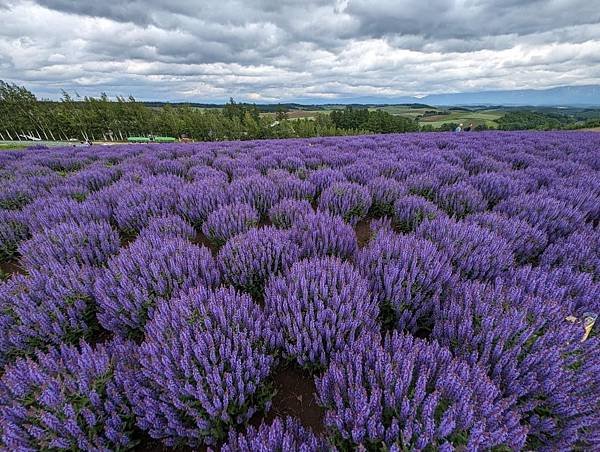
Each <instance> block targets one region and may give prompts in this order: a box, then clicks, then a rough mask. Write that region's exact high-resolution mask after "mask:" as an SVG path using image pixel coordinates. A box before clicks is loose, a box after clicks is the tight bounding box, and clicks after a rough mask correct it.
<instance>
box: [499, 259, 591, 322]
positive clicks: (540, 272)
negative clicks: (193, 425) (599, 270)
mask: <svg viewBox="0 0 600 452" xmlns="http://www.w3.org/2000/svg"><path fill="white" fill-rule="evenodd" d="M504 283H505V285H507V286H513V287H517V288H519V289H521V290H523V291H524V293H525V294H527V295H530V296H533V297H537V298H540V299H543V300H553V301H554V302H555V303H558V304H560V305H561V306H563V307H564V310H565V313H566V315H574V316H576V317H578V318H580V317H581V316H583V314H584V313H585V312H596V313H597V312H600V283H596V282H594V280H593V278H592V276H591V275H590V274H589V273H581V272H577V271H573V270H572V269H571V268H569V267H557V268H553V269H548V268H540V267H531V266H525V267H521V268H517V269H515V271H513V272H512V273H511V274H510V275H508V276H507V277H506V278H505V279H504Z"/></svg>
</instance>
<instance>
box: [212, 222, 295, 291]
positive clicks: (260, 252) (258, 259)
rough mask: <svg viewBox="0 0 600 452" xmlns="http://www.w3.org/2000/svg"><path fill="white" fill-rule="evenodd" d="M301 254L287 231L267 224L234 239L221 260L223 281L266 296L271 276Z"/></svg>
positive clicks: (229, 242) (280, 271)
mask: <svg viewBox="0 0 600 452" xmlns="http://www.w3.org/2000/svg"><path fill="white" fill-rule="evenodd" d="M298 255H299V248H298V246H297V245H296V244H295V243H294V242H292V241H291V240H290V238H289V233H288V232H287V231H281V230H279V229H275V228H273V227H266V228H261V229H251V230H250V231H248V232H246V233H243V234H239V235H236V236H235V237H233V238H232V239H230V240H229V241H228V242H227V243H226V244H225V246H223V248H221V250H220V251H219V255H218V257H217V260H218V262H219V268H220V270H221V275H222V276H223V282H224V283H226V284H231V285H233V286H234V287H236V288H237V289H239V290H242V291H245V292H248V293H249V294H250V295H252V296H253V297H255V299H256V298H258V297H261V296H262V292H263V289H264V285H265V283H266V281H267V280H268V278H269V277H271V276H275V275H279V274H281V273H282V272H285V271H286V270H288V269H289V267H290V266H291V265H292V264H293V263H294V262H296V261H297V260H298Z"/></svg>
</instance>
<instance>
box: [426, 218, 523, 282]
mask: <svg viewBox="0 0 600 452" xmlns="http://www.w3.org/2000/svg"><path fill="white" fill-rule="evenodd" d="M417 235H420V236H421V237H423V238H426V239H428V240H430V241H432V242H433V243H434V244H435V245H436V246H437V247H438V248H439V249H440V250H441V251H443V252H444V253H446V254H447V255H448V256H449V257H450V260H451V262H452V265H453V266H454V268H455V269H456V270H458V271H459V272H460V274H461V276H462V277H463V278H466V279H480V280H483V281H488V280H493V279H494V278H497V277H499V276H502V275H504V274H505V273H506V272H507V271H508V270H509V269H510V268H511V267H512V266H513V264H514V256H513V253H512V250H511V249H510V246H509V244H508V243H507V242H506V240H504V239H503V238H502V237H500V236H499V235H497V234H495V233H493V232H492V231H490V230H488V229H484V228H481V227H479V226H477V225H475V224H469V223H465V222H456V221H453V220H451V219H449V218H444V217H438V218H437V219H435V220H426V221H424V222H423V223H421V225H420V226H419V228H418V229H417Z"/></svg>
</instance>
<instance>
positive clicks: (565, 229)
mask: <svg viewBox="0 0 600 452" xmlns="http://www.w3.org/2000/svg"><path fill="white" fill-rule="evenodd" d="M494 211H496V212H500V213H503V214H505V215H507V216H509V217H513V218H517V219H520V220H524V221H526V222H527V223H529V224H530V225H532V226H536V227H538V228H539V229H541V230H542V231H544V232H545V233H546V234H547V235H548V241H549V243H554V242H555V241H556V240H557V239H559V238H561V237H566V236H567V235H569V234H572V233H573V232H576V231H577V230H578V229H581V228H582V227H583V225H584V223H585V217H584V215H583V214H582V213H581V212H580V211H578V210H576V209H573V208H572V207H570V206H569V205H568V204H566V203H564V202H563V201H559V200H557V199H553V198H549V197H545V196H543V195H541V194H525V195H518V196H513V197H511V198H508V199H505V200H504V201H502V202H501V203H499V204H498V205H497V206H496V207H495V208H494Z"/></svg>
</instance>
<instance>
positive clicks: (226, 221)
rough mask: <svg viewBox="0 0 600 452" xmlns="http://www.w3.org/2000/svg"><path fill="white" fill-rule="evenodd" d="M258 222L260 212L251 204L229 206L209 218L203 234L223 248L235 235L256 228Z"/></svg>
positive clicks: (218, 210)
mask: <svg viewBox="0 0 600 452" xmlns="http://www.w3.org/2000/svg"><path fill="white" fill-rule="evenodd" d="M258 220H259V214H258V211H257V210H256V209H255V208H254V207H252V206H251V205H250V204H244V203H235V204H228V205H226V206H223V207H221V208H219V209H217V210H215V211H214V212H213V213H211V214H210V215H209V216H208V218H207V219H206V221H205V222H204V223H203V224H202V233H203V234H204V235H205V236H206V238H207V239H208V240H210V241H211V242H213V243H214V244H216V245H218V246H221V245H223V244H224V243H225V242H227V240H229V239H230V238H231V237H233V236H234V235H236V234H241V233H243V232H247V231H249V230H250V229H252V228H254V227H256V226H257V225H258Z"/></svg>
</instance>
